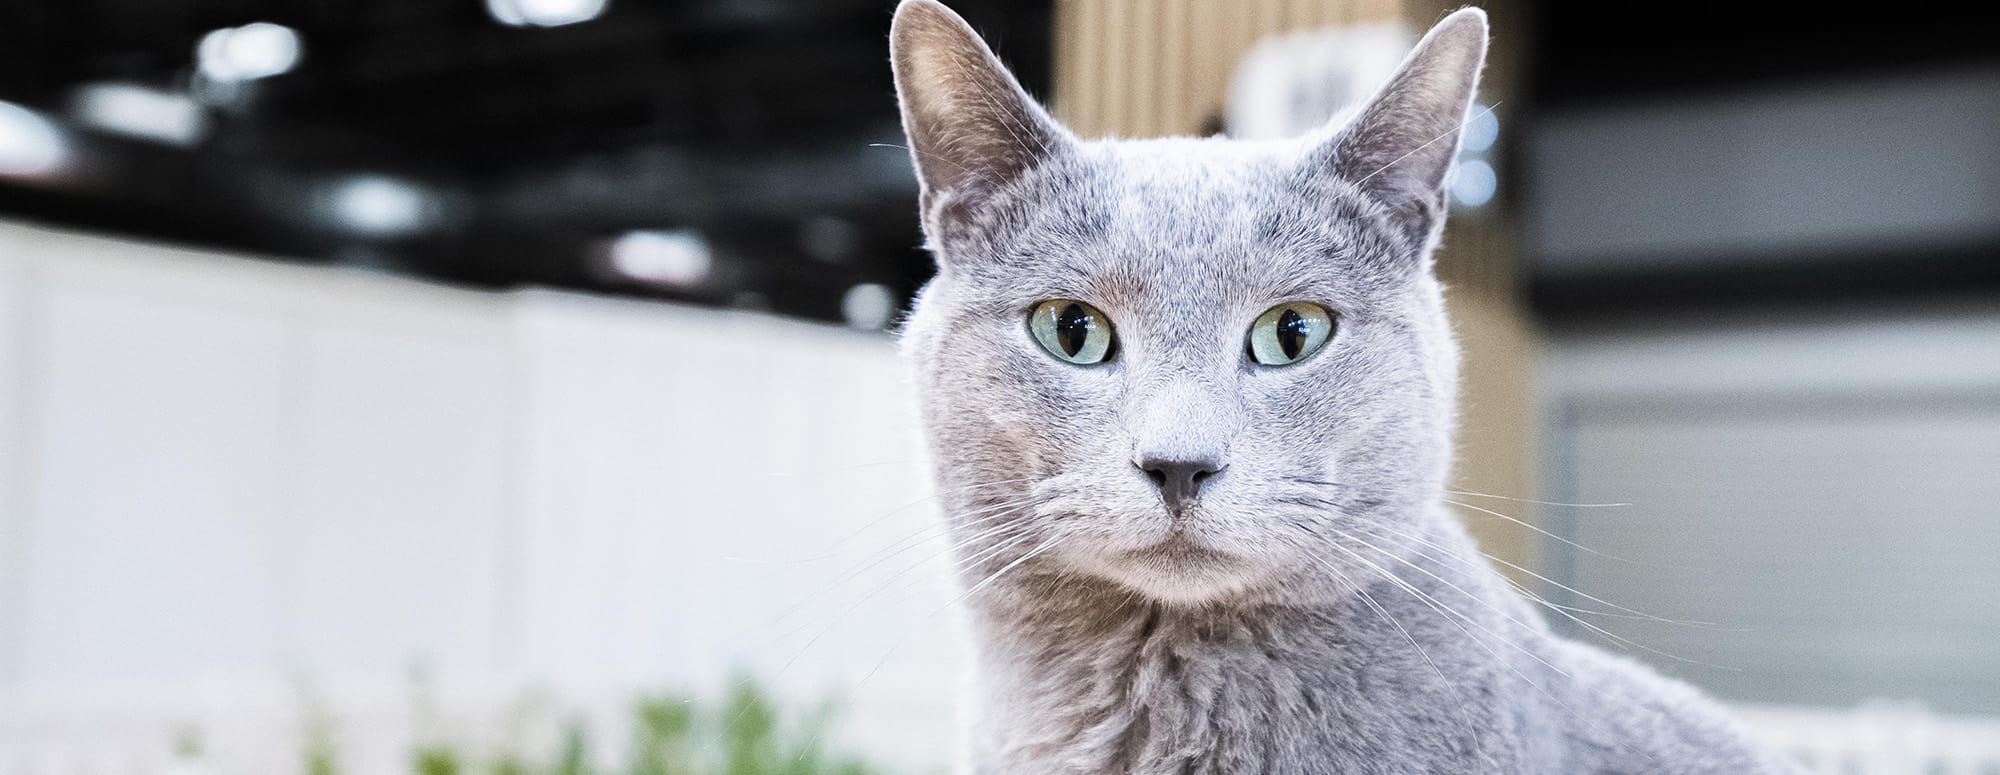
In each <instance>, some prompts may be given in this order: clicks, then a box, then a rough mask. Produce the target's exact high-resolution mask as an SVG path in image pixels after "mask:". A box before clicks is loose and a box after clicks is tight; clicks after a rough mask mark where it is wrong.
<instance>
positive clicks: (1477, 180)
mask: <svg viewBox="0 0 2000 775" xmlns="http://www.w3.org/2000/svg"><path fill="white" fill-rule="evenodd" d="M1499 188H1500V179H1499V177H1498V176H1496V175H1495V174H1494V173H1493V165H1491V164H1487V163H1486V160H1484V159H1462V160H1460V161H1459V162H1458V168H1457V169H1456V170H1454V171H1453V172H1452V174H1451V196H1452V198H1453V199H1456V200H1458V203H1459V204H1462V205H1465V206H1466V207H1478V206H1480V205H1483V204H1486V203H1487V202H1490V201H1492V200H1493V192H1494V191H1497V190H1498V189H1499Z"/></svg>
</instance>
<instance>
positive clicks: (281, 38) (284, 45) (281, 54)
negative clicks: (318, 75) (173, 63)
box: [195, 22, 302, 81]
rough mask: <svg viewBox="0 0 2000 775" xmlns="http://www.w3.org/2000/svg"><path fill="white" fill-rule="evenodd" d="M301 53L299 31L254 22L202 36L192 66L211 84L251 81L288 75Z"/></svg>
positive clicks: (280, 25) (278, 25) (267, 23)
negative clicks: (214, 82) (213, 82)
mask: <svg viewBox="0 0 2000 775" xmlns="http://www.w3.org/2000/svg"><path fill="white" fill-rule="evenodd" d="M301 51H302V46H301V45H300V43H299V33H298V31H296V30H293V29H292V28H290V27H286V26H284V25H282V24H272V23H270V22H253V23H250V24H245V25H243V26H241V27H225V28H223V29H219V30H215V31H213V32H210V33H208V34H207V35H204V36H202V38H201V43H200V45H197V46H196V47H195V66H196V68H197V69H199V70H200V71H201V74H202V76H203V77H205V78H208V79H210V80H215V81H250V80H255V79H258V78H269V77H271V76H274V75H279V74H282V73H288V72H291V70H292V68H294V67H297V66H298V64H299V56H300V53H301Z"/></svg>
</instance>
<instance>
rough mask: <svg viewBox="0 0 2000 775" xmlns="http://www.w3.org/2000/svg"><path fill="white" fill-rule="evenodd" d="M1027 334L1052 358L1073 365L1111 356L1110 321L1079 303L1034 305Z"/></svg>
mask: <svg viewBox="0 0 2000 775" xmlns="http://www.w3.org/2000/svg"><path fill="white" fill-rule="evenodd" d="M1028 332H1029V333H1032V334H1034V335H1035V341H1036V342H1040V343H1041V345H1042V349H1044V350H1048V351H1049V354H1050V355H1053V356H1055V357H1057V358H1061V359H1063V360H1065V361H1069V362H1070V363H1077V364H1084V365H1089V364H1092V363H1099V362H1102V361H1103V360H1104V359H1105V358H1108V357H1110V356H1111V344H1112V341H1111V319H1110V318H1107V317H1105V316H1104V313H1102V312H1099V311H1097V308H1096V307H1093V306H1090V305H1088V304H1085V303H1083V302H1080V301H1071V300H1069V299H1053V300H1050V301H1045V302H1042V303H1040V304H1037V305H1035V308H1034V310H1032V311H1030V312H1029V313H1028Z"/></svg>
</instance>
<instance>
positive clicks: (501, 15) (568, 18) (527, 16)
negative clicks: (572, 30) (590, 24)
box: [486, 0, 608, 27]
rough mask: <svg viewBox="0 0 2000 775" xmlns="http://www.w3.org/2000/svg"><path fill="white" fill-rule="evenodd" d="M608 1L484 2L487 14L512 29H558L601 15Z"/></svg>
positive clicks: (504, 0)
mask: <svg viewBox="0 0 2000 775" xmlns="http://www.w3.org/2000/svg"><path fill="white" fill-rule="evenodd" d="M607 3H608V0H486V12H487V13H490V14H492V15H493V18H494V19H495V20H498V21H499V22H500V23H501V24H506V25H509V26H513V27H560V26H562V25H565V24H575V23H577V22H587V21H590V20H591V19H595V18H597V17H599V16H602V15H603V14H604V6H605V5H606V4H607Z"/></svg>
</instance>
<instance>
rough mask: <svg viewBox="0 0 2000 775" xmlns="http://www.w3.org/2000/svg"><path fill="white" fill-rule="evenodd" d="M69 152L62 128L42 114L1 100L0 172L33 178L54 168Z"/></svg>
mask: <svg viewBox="0 0 2000 775" xmlns="http://www.w3.org/2000/svg"><path fill="white" fill-rule="evenodd" d="M67 155H68V148H67V144H66V143H65V142H64V141H63V136H62V131H61V130H59V129H57V128H56V125H55V124H54V123H52V122H50V121H49V120H48V119H46V118H43V117H42V114H40V113H36V112H35V111H32V110H29V109H27V108H24V107H21V106H19V105H16V104H14V103H11V102H0V176H7V177H24V178H33V177H40V176H43V175H47V174H49V173H52V172H55V171H56V169H57V168H59V167H61V166H62V163H63V157H65V156H67Z"/></svg>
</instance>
